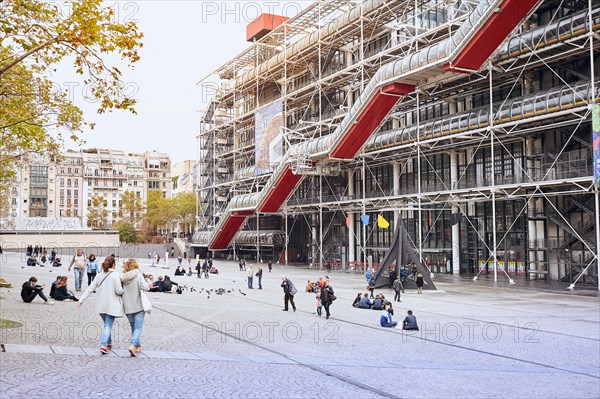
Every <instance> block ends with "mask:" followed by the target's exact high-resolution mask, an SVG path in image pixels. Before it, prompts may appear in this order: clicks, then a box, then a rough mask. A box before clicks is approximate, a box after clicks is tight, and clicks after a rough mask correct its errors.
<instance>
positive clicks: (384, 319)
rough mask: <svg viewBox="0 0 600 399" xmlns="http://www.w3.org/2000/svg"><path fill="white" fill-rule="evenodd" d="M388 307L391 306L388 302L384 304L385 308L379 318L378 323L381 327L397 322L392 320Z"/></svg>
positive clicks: (393, 324) (391, 325)
mask: <svg viewBox="0 0 600 399" xmlns="http://www.w3.org/2000/svg"><path fill="white" fill-rule="evenodd" d="M390 308H391V306H390V305H389V304H388V305H385V310H384V312H383V313H382V314H381V317H380V318H379V324H381V327H396V325H397V324H398V322H397V321H394V320H392V314H393V313H392V312H390Z"/></svg>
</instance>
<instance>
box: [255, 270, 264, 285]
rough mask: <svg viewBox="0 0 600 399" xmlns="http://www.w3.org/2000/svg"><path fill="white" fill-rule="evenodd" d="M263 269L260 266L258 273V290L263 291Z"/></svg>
mask: <svg viewBox="0 0 600 399" xmlns="http://www.w3.org/2000/svg"><path fill="white" fill-rule="evenodd" d="M262 274H263V270H262V267H260V266H258V271H257V272H256V277H258V289H259V290H262Z"/></svg>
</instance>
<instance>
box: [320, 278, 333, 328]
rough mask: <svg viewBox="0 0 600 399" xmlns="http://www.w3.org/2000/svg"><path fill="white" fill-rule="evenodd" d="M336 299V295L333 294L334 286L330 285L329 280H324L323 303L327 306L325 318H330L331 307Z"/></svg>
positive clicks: (322, 289) (322, 288)
mask: <svg viewBox="0 0 600 399" xmlns="http://www.w3.org/2000/svg"><path fill="white" fill-rule="evenodd" d="M335 299H336V297H335V295H333V288H332V287H331V286H330V285H329V280H324V281H323V286H322V287H321V304H322V305H323V307H324V308H325V318H326V319H328V318H329V315H330V313H329V307H330V306H331V304H332V303H333V301H334V300H335Z"/></svg>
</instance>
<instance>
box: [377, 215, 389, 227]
mask: <svg viewBox="0 0 600 399" xmlns="http://www.w3.org/2000/svg"><path fill="white" fill-rule="evenodd" d="M377 226H379V227H381V228H382V229H387V228H388V227H390V222H388V221H387V220H385V218H384V217H383V216H381V214H379V215H377Z"/></svg>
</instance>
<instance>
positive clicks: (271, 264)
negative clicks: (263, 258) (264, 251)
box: [267, 262, 273, 273]
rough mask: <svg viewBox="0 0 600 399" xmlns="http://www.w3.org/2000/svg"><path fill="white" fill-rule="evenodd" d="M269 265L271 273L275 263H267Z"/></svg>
mask: <svg viewBox="0 0 600 399" xmlns="http://www.w3.org/2000/svg"><path fill="white" fill-rule="evenodd" d="M267 267H268V268H269V273H271V270H273V263H271V262H269V263H267Z"/></svg>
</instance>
